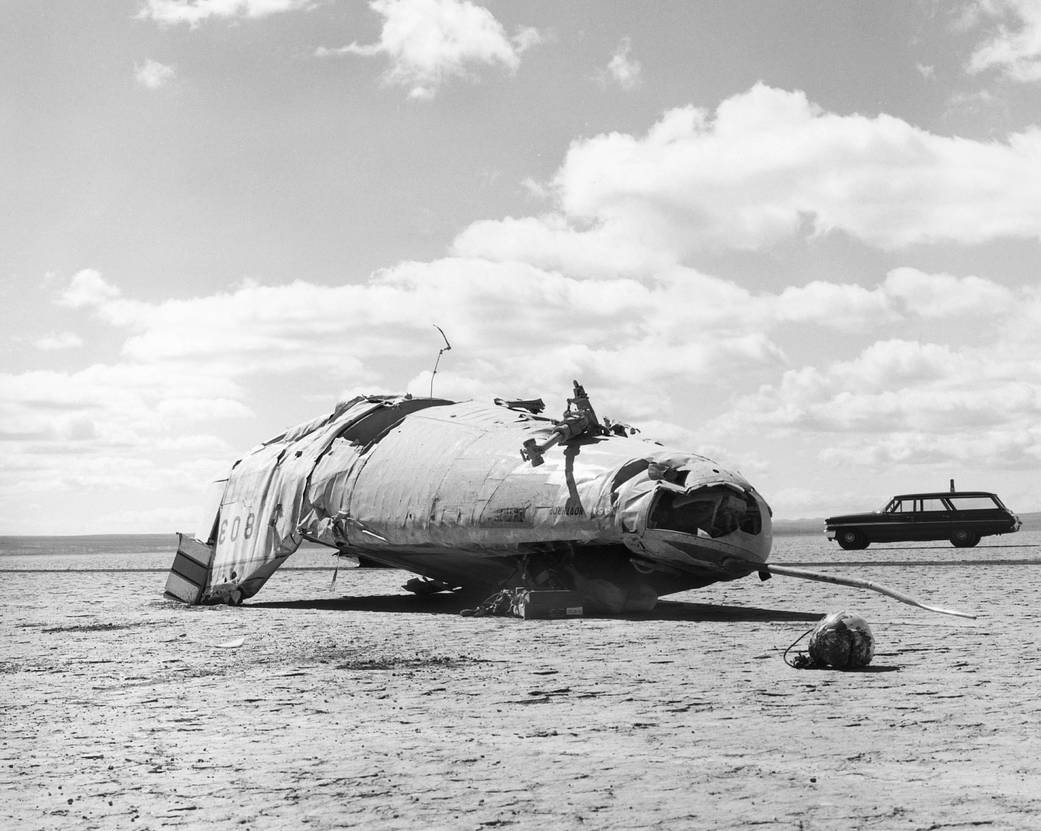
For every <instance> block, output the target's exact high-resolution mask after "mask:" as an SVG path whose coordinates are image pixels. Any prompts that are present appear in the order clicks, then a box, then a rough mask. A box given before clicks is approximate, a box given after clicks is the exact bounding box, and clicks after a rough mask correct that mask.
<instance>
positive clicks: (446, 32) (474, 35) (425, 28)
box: [316, 0, 541, 99]
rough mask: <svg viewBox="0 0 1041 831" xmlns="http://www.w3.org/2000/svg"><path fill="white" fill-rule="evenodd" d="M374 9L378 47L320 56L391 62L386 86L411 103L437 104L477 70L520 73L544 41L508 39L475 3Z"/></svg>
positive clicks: (404, 2)
mask: <svg viewBox="0 0 1041 831" xmlns="http://www.w3.org/2000/svg"><path fill="white" fill-rule="evenodd" d="M369 7H370V8H371V9H372V10H373V11H374V12H376V13H377V14H379V15H381V16H382V17H383V28H382V31H381V32H380V38H379V40H378V41H377V42H376V43H371V44H359V43H357V42H353V43H350V44H348V45H347V46H343V47H340V48H338V49H328V48H320V49H318V50H317V52H316V54H317V55H318V56H320V57H327V56H331V55H348V54H349V55H360V56H362V57H376V56H380V55H383V56H386V57H387V58H388V60H389V61H390V68H389V69H388V70H387V72H386V73H385V75H384V79H385V81H386V82H387V83H390V84H396V85H399V86H404V87H407V88H408V90H409V93H408V94H409V97H411V98H417V99H429V98H433V97H434V95H436V94H437V91H438V89H439V88H440V87H441V86H442V85H443V84H444V83H446V82H447V81H449V80H452V79H454V78H470V77H472V72H473V68H474V67H478V66H500V67H503V68H505V69H507V70H509V71H510V72H515V71H516V70H517V67H518V66H519V65H520V56H521V55H522V54H523V53H524V52H525V51H526V50H527V49H529V48H530V47H532V46H534V45H536V44H537V43H539V42H540V40H541V38H540V36H539V34H538V32H537V31H536V30H535V29H532V28H525V29H521V30H520V31H518V32H517V33H516V34H515V35H514V36H513V37H512V38H511V37H509V36H507V34H506V31H505V29H504V28H503V26H502V24H501V23H499V21H498V20H496V19H495V17H494V16H493V15H492V13H491V12H490V11H488V10H487V9H486V8H484V7H483V6H478V5H476V4H474V3H471V2H469V0H372V2H370V3H369Z"/></svg>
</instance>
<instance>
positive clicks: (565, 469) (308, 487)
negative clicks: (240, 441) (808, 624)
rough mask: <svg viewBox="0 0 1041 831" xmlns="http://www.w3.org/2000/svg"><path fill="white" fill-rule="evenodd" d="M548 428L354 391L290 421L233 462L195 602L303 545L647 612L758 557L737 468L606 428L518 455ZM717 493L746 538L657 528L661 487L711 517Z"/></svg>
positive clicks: (752, 495) (766, 523) (479, 407)
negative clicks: (562, 591) (307, 417)
mask: <svg viewBox="0 0 1041 831" xmlns="http://www.w3.org/2000/svg"><path fill="white" fill-rule="evenodd" d="M558 424H559V422H555V421H554V420H552V419H549V418H545V417H542V416H538V415H536V414H534V413H531V412H528V411H523V410H518V409H508V408H506V407H503V406H495V405H494V404H484V403H477V402H465V403H454V402H450V401H444V400H440V399H414V398H410V397H407V396H406V397H402V398H387V397H365V398H358V399H355V400H353V401H351V402H348V403H347V404H345V405H341V406H340V407H338V408H337V410H336V411H334V412H333V413H332V414H330V415H329V416H325V417H323V418H319V419H315V420H314V421H311V422H308V423H307V424H304V425H300V426H299V427H297V428H294V429H293V430H290V431H288V432H287V433H285V434H284V435H282V436H279V437H277V438H275V439H273V440H271V441H269V442H266V443H264V444H263V445H261V446H259V447H257V448H255V449H254V450H253V451H251V452H250V453H249V454H247V455H246V456H245V457H243V458H242V459H240V460H239V461H238V462H236V463H235V465H234V467H233V468H232V471H231V473H230V475H229V477H228V483H227V486H226V488H225V491H224V494H223V497H222V498H221V501H220V509H219V515H218V518H217V520H216V522H215V525H214V528H215V531H214V543H215V545H216V552H215V556H214V561H213V566H212V573H211V579H210V583H209V586H208V587H207V590H206V593H205V599H206V600H208V601H210V602H217V601H220V600H226V599H228V598H229V597H232V596H233V597H234V598H235V599H236V600H238V599H241V598H242V597H250V596H252V595H253V594H255V593H256V592H257V591H258V590H259V589H260V587H261V586H262V585H263V584H264V582H265V581H266V580H267V579H268V578H269V577H270V576H271V574H272V573H273V572H274V571H275V570H276V569H277V568H278V567H279V566H280V565H281V564H282V562H284V561H285V559H286V558H287V557H288V556H289V555H290V554H291V553H292V552H293V551H295V550H296V548H297V547H298V546H299V544H300V543H301V541H302V540H303V539H305V538H306V539H310V540H314V541H316V542H320V543H324V544H326V545H329V546H333V547H335V548H338V549H340V550H341V551H344V552H349V553H352V554H359V555H364V556H367V557H369V558H371V559H373V560H375V561H377V562H381V563H384V564H386V565H391V566H395V567H399V568H404V569H407V570H409V571H412V572H415V573H417V574H420V575H423V576H426V577H429V578H432V579H436V580H441V581H443V582H445V583H448V584H451V585H454V586H464V587H468V586H473V587H475V588H479V587H483V588H486V589H488V590H495V589H499V588H510V587H525V586H526V587H549V588H566V589H572V590H576V591H579V592H581V593H582V594H583V595H584V596H585V597H587V598H588V600H589V603H588V605H589V607H590V608H591V609H604V610H607V611H627V610H645V609H649V608H651V607H653V605H654V603H655V602H656V601H657V598H658V596H659V595H661V594H668V593H670V592H675V591H682V590H685V589H688V588H695V587H698V586H703V585H707V584H709V583H712V582H716V581H718V580H730V579H734V578H735V577H740V576H743V575H745V574H748V573H751V572H752V571H755V570H756V566H757V565H758V564H762V563H764V562H765V561H766V559H767V557H768V555H769V551H770V544H771V529H770V511H769V507H768V506H767V505H766V503H765V502H764V501H763V499H762V497H761V496H759V494H758V493H757V492H756V491H755V489H754V488H753V487H752V486H751V484H749V483H748V482H747V481H746V480H745V479H744V478H743V477H741V476H740V475H738V474H735V473H732V472H730V471H727V470H725V469H724V468H722V467H720V466H719V465H718V464H717V463H715V462H713V461H711V460H710V459H706V458H704V457H702V456H699V455H696V454H692V453H688V452H685V451H681V450H675V449H669V448H665V447H662V446H661V445H658V444H656V443H653V442H650V441H646V440H643V439H639V438H634V437H631V436H622V435H617V434H616V433H607V432H606V431H605V434H594V435H588V434H587V435H582V436H578V437H576V438H573V439H571V440H569V441H567V442H564V443H561V444H559V445H557V446H555V447H553V448H551V449H550V450H548V451H547V452H546V453H545V455H544V459H542V460H541V463H540V464H538V465H537V466H535V465H532V464H531V463H530V462H529V461H526V460H525V459H524V458H523V457H522V454H521V452H520V451H521V448H522V447H523V446H524V443H525V442H526V441H529V440H531V439H534V440H535V441H536V442H538V443H540V444H541V443H543V442H545V441H546V440H547V438H548V437H550V436H552V435H553V434H554V430H555V429H556V428H557V425H558ZM663 471H664V472H665V473H664V474H663ZM713 489H715V490H713ZM720 489H725V490H726V492H728V493H733V494H734V495H735V497H734V498H735V499H737V500H738V501H739V502H740V500H744V502H743V503H740V504H743V505H746V506H747V510H748V511H750V512H751V513H753V514H755V516H756V517H758V519H757V523H758V524H756V525H755V526H754V531H755V533H751V532H750V531H749V529H750V528H752V527H753V526H752V524H750V523H745V525H746V527H745V528H744V530H742V529H741V528H736V527H735V528H734V529H732V530H728V531H727V532H726V533H722V532H717V531H715V530H713V532H712V534H714V536H713V535H710V534H708V533H705V532H701V531H698V530H697V529H694V530H693V533H692V532H691V528H687V529H686V530H684V531H679V530H675V529H670V528H665V527H660V523H659V524H658V525H656V524H655V522H654V521H653V508H654V505H655V504H656V501H657V500H658V499H659V497H660V495H661V494H662V493H664V492H666V491H668V492H669V493H671V494H673V496H671V497H669V498H670V499H673V500H674V501H675V502H676V504H682V500H685V499H686V500H689V501H690V502H691V503H692V506H695V505H696V506H697V510H700V511H702V512H705V511H708V510H710V509H712V506H713V505H717V503H718V504H720V505H721V504H723V503H725V502H726V500H725V499H723V498H721V497H719V496H718V494H719V493H720V492H721V490H720ZM699 494H708V495H712V494H717V496H714V497H711V498H710V496H705V497H704V498H702V497H699V496H698V495H699ZM712 499H715V501H714V502H713V501H712ZM699 500H700V501H699ZM694 509H695V508H694V507H692V508H691V510H694ZM682 510H684V509H679V511H680V512H682ZM719 510H722V509H721V508H720V509H719ZM674 513H676V512H675V511H674ZM649 520H651V521H649ZM674 524H679V525H682V524H683V523H674ZM703 524H707V522H705V523H703ZM247 527H248V533H247ZM713 528H715V526H713Z"/></svg>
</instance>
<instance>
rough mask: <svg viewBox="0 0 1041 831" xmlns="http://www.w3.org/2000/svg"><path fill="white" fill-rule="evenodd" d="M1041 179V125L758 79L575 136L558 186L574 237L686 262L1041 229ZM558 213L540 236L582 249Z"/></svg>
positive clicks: (970, 240) (965, 240) (1040, 234)
mask: <svg viewBox="0 0 1041 831" xmlns="http://www.w3.org/2000/svg"><path fill="white" fill-rule="evenodd" d="M1038 181H1041V129H1030V130H1026V131H1024V132H1021V133H1016V134H1013V135H1011V136H1009V137H1008V139H1007V140H1005V141H986V142H984V141H972V140H969V139H962V138H957V137H949V136H940V135H936V134H933V133H929V132H927V131H925V130H922V129H920V128H917V127H914V126H912V125H910V124H908V123H907V122H905V121H902V120H900V119H898V118H893V117H891V116H887V115H879V116H875V117H868V116H862V115H856V114H854V115H839V114H835V113H828V112H825V111H823V110H822V109H821V108H820V107H818V106H816V105H814V104H812V103H811V102H809V101H808V100H807V99H806V96H805V95H804V94H803V93H801V92H787V91H784V90H779V89H773V88H770V87H767V86H764V85H762V84H759V85H756V86H755V87H753V88H752V89H750V90H748V91H747V92H744V93H741V94H739V95H735V96H733V97H731V98H729V99H727V100H725V101H723V102H722V103H721V104H720V105H719V107H718V108H717V109H716V112H715V113H714V114H712V113H709V112H708V111H707V110H704V109H699V108H696V107H683V108H679V109H674V110H670V111H669V112H667V113H665V115H664V116H662V118H661V119H660V120H659V121H658V123H657V124H655V125H654V126H653V127H652V128H651V129H650V130H649V131H648V132H647V134H646V135H644V136H640V137H638V136H633V135H628V134H624V133H610V134H605V135H600V136H596V137H594V138H591V139H588V140H581V141H576V142H574V143H573V144H572V145H571V148H570V150H569V151H568V154H567V157H566V159H565V161H564V163H563V165H562V166H561V168H560V170H559V171H558V173H557V175H556V177H555V179H554V185H555V190H556V193H557V196H558V199H559V205H560V215H562V216H563V217H565V218H566V220H567V227H568V228H569V229H570V233H571V235H572V236H577V237H579V238H585V237H586V236H587V235H589V234H593V233H597V234H600V235H603V236H607V237H609V238H610V239H611V240H612V243H613V247H614V248H622V249H625V248H632V249H634V250H638V249H641V248H642V249H643V250H645V251H654V252H655V257H657V258H659V259H660V258H662V257H666V256H671V257H672V258H674V259H679V258H682V257H684V256H686V255H689V254H690V253H692V252H694V251H697V250H700V249H704V248H744V249H755V248H762V247H764V246H769V245H771V244H773V243H776V242H778V241H780V240H782V239H785V238H788V237H791V236H793V235H797V234H801V233H806V232H810V233H814V234H824V233H828V232H831V231H842V232H844V233H846V234H850V235H852V236H854V237H857V238H858V239H860V240H862V241H864V242H866V243H868V244H870V245H874V246H879V247H882V248H887V249H898V248H901V247H905V246H908V245H911V244H915V243H930V242H955V243H958V244H975V243H981V242H986V241H989V240H994V239H999V238H1003V237H1025V238H1030V239H1041V200H1039V199H1038V198H1037V182H1038ZM511 222H516V221H515V220H513V221H511ZM527 222H528V224H529V225H530V224H531V222H532V220H528V221H527ZM551 222H552V224H551V225H550V226H549V228H548V229H547V230H546V231H545V233H544V237H546V238H551V239H557V240H561V241H567V245H568V246H570V247H578V246H577V244H576V243H574V242H573V241H571V240H567V235H566V234H565V233H564V230H563V229H562V228H561V222H560V219H559V218H557V217H556V216H554V217H552V218H551ZM526 231H527V233H528V234H529V235H530V236H532V237H534V236H536V234H535V232H534V230H533V229H532V228H530V227H529V228H527V229H526ZM590 241H591V242H595V241H596V240H595V238H590Z"/></svg>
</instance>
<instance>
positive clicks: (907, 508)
mask: <svg viewBox="0 0 1041 831" xmlns="http://www.w3.org/2000/svg"><path fill="white" fill-rule="evenodd" d="M913 507H914V504H913V502H912V500H910V499H894V500H893V501H892V502H890V503H889V505H888V506H887V507H886V513H888V514H904V513H910V512H911V510H912V509H913Z"/></svg>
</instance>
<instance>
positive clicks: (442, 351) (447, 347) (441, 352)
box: [430, 323, 452, 398]
mask: <svg viewBox="0 0 1041 831" xmlns="http://www.w3.org/2000/svg"><path fill="white" fill-rule="evenodd" d="M434 328H435V329H437V331H439V332H440V333H441V337H442V338H444V340H445V345H444V346H442V347H441V349H439V350H438V353H437V360H436V361H434V371H433V372H431V373H430V397H431V398H433V397H434V376H435V375H437V366H438V364H440V363H441V356H442V355H444V354H445V352H448V351H450V350H451V348H452V344H450V343H449V342H448V337H447V335H445V330H444V329H442V328H441V327H440V326H438V325H437V324H436V323H435V324H434Z"/></svg>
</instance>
